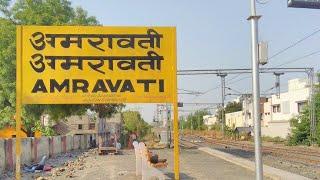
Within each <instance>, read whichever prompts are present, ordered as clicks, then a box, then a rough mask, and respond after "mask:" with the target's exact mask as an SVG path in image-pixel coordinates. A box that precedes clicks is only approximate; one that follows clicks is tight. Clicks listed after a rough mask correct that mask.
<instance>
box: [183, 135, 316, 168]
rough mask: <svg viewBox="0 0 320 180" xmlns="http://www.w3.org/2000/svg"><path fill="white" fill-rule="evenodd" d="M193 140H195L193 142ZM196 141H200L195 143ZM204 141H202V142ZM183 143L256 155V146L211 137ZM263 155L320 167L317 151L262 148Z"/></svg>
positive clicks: (264, 146) (189, 139)
mask: <svg viewBox="0 0 320 180" xmlns="http://www.w3.org/2000/svg"><path fill="white" fill-rule="evenodd" d="M192 139H193V140H192ZM194 139H199V140H198V141H194ZM201 140H202V141H201ZM182 141H184V142H186V141H187V142H188V143H193V144H194V145H197V146H206V144H209V145H216V146H220V147H224V148H233V149H241V150H244V151H247V152H252V153H254V145H253V144H250V143H244V142H239V141H232V140H223V139H215V138H211V137H203V136H187V137H185V138H182ZM262 153H263V155H271V156H274V157H281V158H283V159H285V160H288V161H291V162H295V163H303V164H306V165H314V166H317V167H319V166H320V151H316V150H306V149H302V148H294V147H276V146H266V145H263V146H262Z"/></svg>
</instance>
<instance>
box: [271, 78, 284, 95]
mask: <svg viewBox="0 0 320 180" xmlns="http://www.w3.org/2000/svg"><path fill="white" fill-rule="evenodd" d="M273 74H274V75H275V76H276V84H275V87H276V91H277V98H278V99H279V98H280V76H281V75H284V73H278V72H275V73H273Z"/></svg>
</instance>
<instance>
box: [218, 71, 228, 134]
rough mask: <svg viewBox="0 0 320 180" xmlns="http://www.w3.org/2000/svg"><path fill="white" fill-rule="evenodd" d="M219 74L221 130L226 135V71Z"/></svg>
mask: <svg viewBox="0 0 320 180" xmlns="http://www.w3.org/2000/svg"><path fill="white" fill-rule="evenodd" d="M217 76H219V77H221V106H222V107H221V130H222V133H223V136H224V135H225V125H226V122H225V111H224V101H225V97H226V79H225V78H226V76H227V74H226V73H219V74H217Z"/></svg>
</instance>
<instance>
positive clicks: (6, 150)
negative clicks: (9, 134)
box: [0, 134, 96, 173]
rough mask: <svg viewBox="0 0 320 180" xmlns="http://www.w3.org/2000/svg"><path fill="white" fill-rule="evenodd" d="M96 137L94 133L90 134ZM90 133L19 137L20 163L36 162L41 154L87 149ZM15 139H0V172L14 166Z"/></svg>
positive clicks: (51, 154) (49, 154)
mask: <svg viewBox="0 0 320 180" xmlns="http://www.w3.org/2000/svg"><path fill="white" fill-rule="evenodd" d="M91 136H92V138H93V139H96V135H95V134H93V135H91ZM89 142H90V135H74V136H72V135H68V136H54V137H41V138H22V139H21V164H32V163H33V162H38V161H39V160H40V159H41V158H42V157H43V156H47V157H54V156H55V155H57V154H60V153H65V152H68V151H72V150H74V149H87V148H89V146H90V143H89ZM15 153H16V151H15V139H0V173H2V172H3V171H5V170H13V169H14V167H15V156H16V155H15Z"/></svg>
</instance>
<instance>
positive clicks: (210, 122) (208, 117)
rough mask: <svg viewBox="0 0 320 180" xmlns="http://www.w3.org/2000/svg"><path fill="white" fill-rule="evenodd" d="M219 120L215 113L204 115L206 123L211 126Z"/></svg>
mask: <svg viewBox="0 0 320 180" xmlns="http://www.w3.org/2000/svg"><path fill="white" fill-rule="evenodd" d="M217 122H218V119H217V117H216V116H215V115H205V116H203V123H204V125H206V126H208V127H210V126H212V125H214V124H215V123H217Z"/></svg>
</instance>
